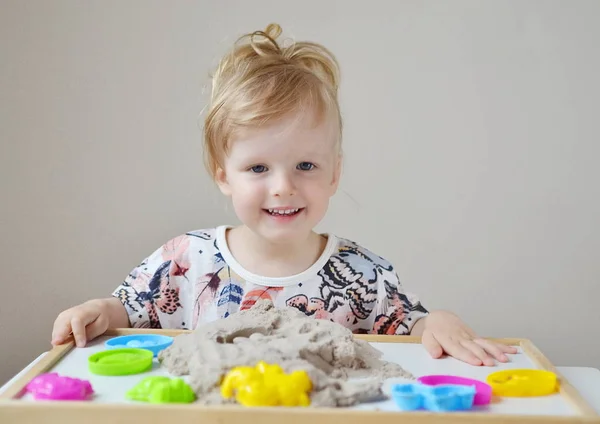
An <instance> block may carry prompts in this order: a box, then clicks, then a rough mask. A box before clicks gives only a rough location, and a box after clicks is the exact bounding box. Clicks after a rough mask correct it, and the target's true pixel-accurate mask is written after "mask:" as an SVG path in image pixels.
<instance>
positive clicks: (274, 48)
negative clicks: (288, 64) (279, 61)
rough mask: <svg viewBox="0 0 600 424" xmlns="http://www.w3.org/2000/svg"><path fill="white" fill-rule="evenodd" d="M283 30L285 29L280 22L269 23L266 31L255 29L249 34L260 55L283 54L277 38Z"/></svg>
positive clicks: (252, 44)
mask: <svg viewBox="0 0 600 424" xmlns="http://www.w3.org/2000/svg"><path fill="white" fill-rule="evenodd" d="M282 32H283V30H282V29H281V26H279V25H278V24H275V23H272V24H269V25H267V28H266V29H265V30H264V31H254V32H253V33H251V34H249V36H250V45H251V46H252V48H253V49H254V51H255V52H256V54H258V55H259V56H269V55H272V54H281V53H282V52H281V47H280V46H279V44H278V43H277V38H279V36H280V35H281V33H282Z"/></svg>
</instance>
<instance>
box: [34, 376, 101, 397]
mask: <svg viewBox="0 0 600 424" xmlns="http://www.w3.org/2000/svg"><path fill="white" fill-rule="evenodd" d="M25 389H26V390H27V391H28V392H30V393H31V394H32V395H33V398H34V399H36V400H85V399H87V398H88V397H89V396H91V395H92V394H93V393H94V390H93V389H92V385H91V384H90V382H89V381H87V380H80V379H78V378H71V377H63V376H60V375H58V374H57V373H47V374H40V375H38V376H37V377H35V378H34V379H33V380H31V381H30V382H29V384H27V386H26V387H25Z"/></svg>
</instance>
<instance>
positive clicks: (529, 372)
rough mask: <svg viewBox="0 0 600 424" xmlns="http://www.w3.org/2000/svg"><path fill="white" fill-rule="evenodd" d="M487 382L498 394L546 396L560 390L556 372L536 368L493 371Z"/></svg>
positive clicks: (508, 395) (507, 395)
mask: <svg viewBox="0 0 600 424" xmlns="http://www.w3.org/2000/svg"><path fill="white" fill-rule="evenodd" d="M487 383H488V384H489V385H490V386H491V387H492V392H493V393H494V395H496V396H506V397H530V396H546V395H550V394H552V393H556V392H557V391H558V379H557V378H556V374H554V373H552V372H550V371H545V370H535V369H515V370H504V371H497V372H493V373H491V374H490V375H488V376H487Z"/></svg>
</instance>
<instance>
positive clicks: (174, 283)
mask: <svg viewBox="0 0 600 424" xmlns="http://www.w3.org/2000/svg"><path fill="white" fill-rule="evenodd" d="M174 243H177V245H176V248H178V249H177V250H178V251H174V249H173V245H174ZM181 246H182V242H181V240H178V239H174V240H171V241H169V242H167V243H165V244H164V245H163V246H161V247H160V248H159V249H157V250H155V251H154V252H153V253H152V254H151V255H150V256H148V257H147V258H145V259H144V260H143V261H142V263H140V264H139V265H138V266H136V267H135V268H133V270H132V271H131V272H130V273H129V275H127V277H126V278H125V280H124V281H123V282H122V283H121V284H120V285H119V286H118V287H117V288H116V289H115V290H114V291H113V293H112V296H113V297H116V298H117V299H119V300H120V301H121V303H122V304H123V306H124V307H125V309H126V311H127V315H128V317H129V323H130V325H131V327H133V328H157V329H160V328H169V329H177V328H185V322H184V320H183V319H182V314H183V311H182V306H181V303H180V300H179V284H180V281H179V280H180V279H181V278H183V279H185V275H184V273H185V271H186V268H187V267H188V266H187V265H186V264H184V263H183V262H185V261H186V253H187V249H186V247H187V246H185V245H183V248H182V247H181Z"/></svg>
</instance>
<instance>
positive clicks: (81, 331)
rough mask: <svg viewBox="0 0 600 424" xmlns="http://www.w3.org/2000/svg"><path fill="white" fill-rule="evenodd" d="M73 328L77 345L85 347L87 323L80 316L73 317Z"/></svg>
mask: <svg viewBox="0 0 600 424" xmlns="http://www.w3.org/2000/svg"><path fill="white" fill-rule="evenodd" d="M71 330H72V331H73V338H74V339H75V344H76V345H77V347H84V346H85V342H86V337H85V323H84V322H83V321H82V320H81V318H79V317H73V318H71Z"/></svg>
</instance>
